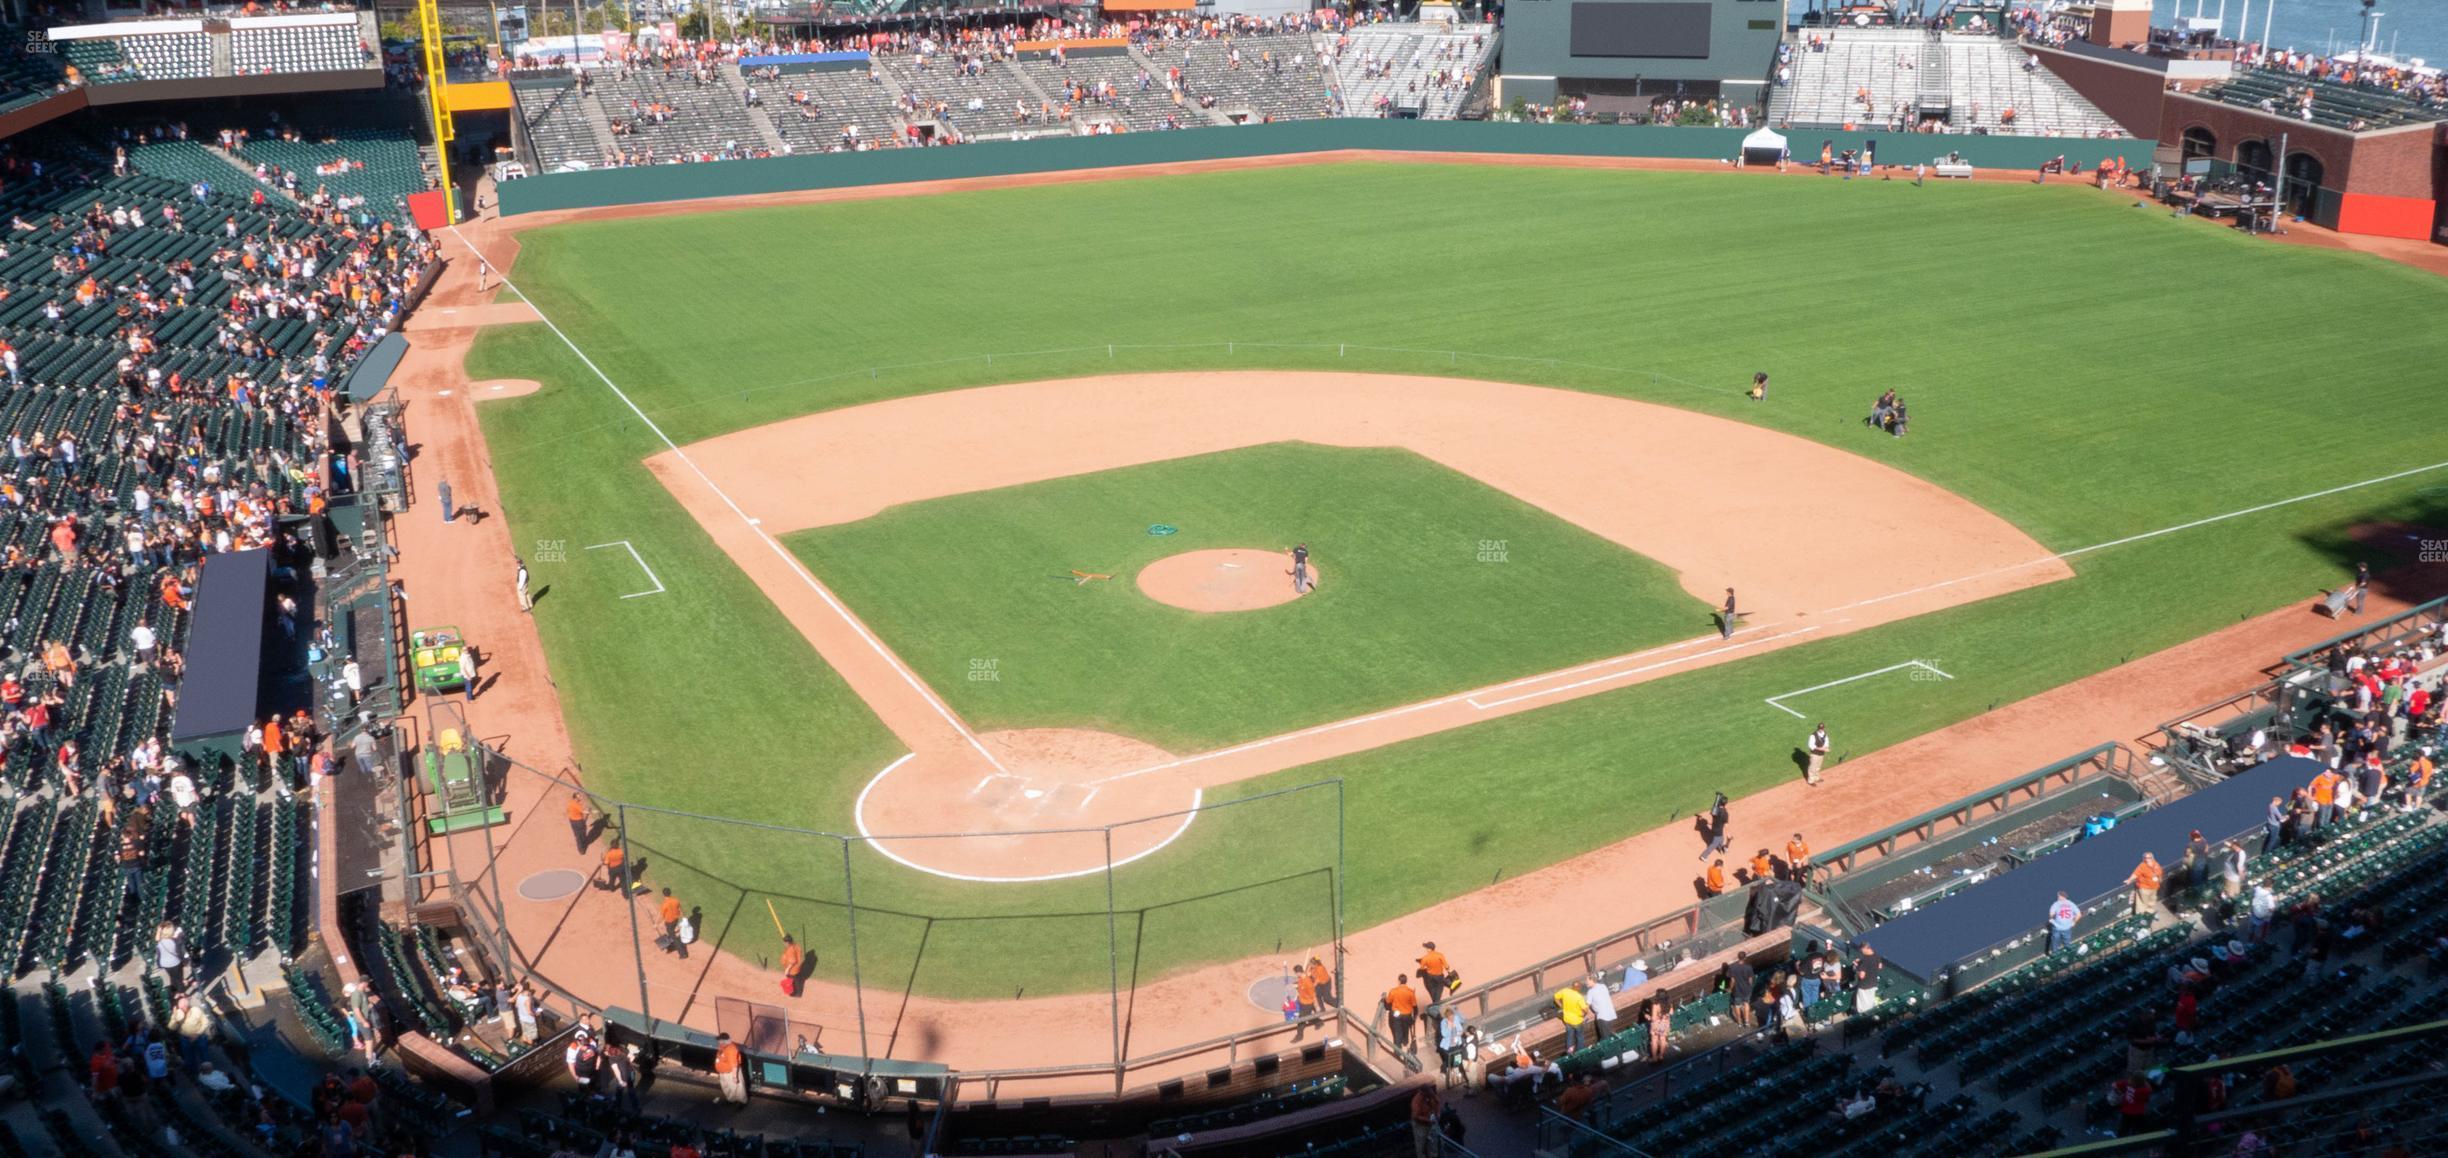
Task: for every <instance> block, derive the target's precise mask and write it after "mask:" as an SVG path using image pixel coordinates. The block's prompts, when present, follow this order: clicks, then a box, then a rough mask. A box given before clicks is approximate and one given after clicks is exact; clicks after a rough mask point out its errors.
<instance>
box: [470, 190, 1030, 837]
mask: <svg viewBox="0 0 2448 1158" xmlns="http://www.w3.org/2000/svg"><path fill="white" fill-rule="evenodd" d="M450 231H451V236H453V237H456V238H458V239H459V244H461V245H464V246H467V247H468V252H469V253H473V254H476V256H477V260H479V261H482V260H484V254H483V253H482V252H481V251H479V250H478V249H477V248H476V243H475V242H472V241H469V240H468V239H467V235H465V234H463V233H460V232H459V227H458V226H456V225H453V226H451V227H450ZM495 268H496V269H497V270H498V269H499V268H500V267H499V266H498V265H496V266H495ZM502 284H503V285H506V286H509V287H510V292H512V293H515V294H517V295H518V296H519V297H520V298H522V299H524V300H525V301H526V302H527V304H528V307H529V308H531V309H533V310H535V316H536V320H537V321H539V322H542V323H544V328H545V329H548V330H551V331H552V332H553V336H554V337H556V338H559V339H561V344H562V345H564V346H567V347H569V351H570V353H572V354H576V355H577V356H578V360H579V361H580V362H584V363H586V368H587V370H588V371H590V372H591V373H593V374H594V375H595V380H596V381H598V382H601V383H603V384H604V388H605V389H607V390H610V391H611V392H612V396H613V397H615V398H618V399H620V401H621V405H623V406H626V407H628V408H629V413H631V414H634V415H637V420H638V421H639V422H642V423H644V424H645V425H646V429H648V430H651V431H653V432H654V436H655V438H656V439H657V440H658V441H660V442H662V444H663V445H664V447H665V448H666V449H668V450H670V451H671V452H672V457H674V458H677V459H679V460H680V461H681V462H682V463H684V464H686V465H687V466H688V468H689V473H690V474H693V475H696V476H697V481H698V482H701V483H704V484H705V488H706V490H707V492H708V493H711V494H712V495H713V496H714V497H715V498H718V499H721V500H722V504H723V506H725V507H728V508H730V510H731V513H732V514H733V515H736V516H738V517H739V521H740V522H741V524H742V525H744V526H746V527H747V528H748V533H749V534H752V535H755V536H756V537H757V538H758V539H759V540H761V541H763V542H764V544H765V546H766V548H767V549H769V550H771V551H772V552H773V553H774V555H775V557H777V558H779V559H781V560H782V562H783V565H784V566H787V567H789V568H790V570H791V574H794V575H797V576H798V577H799V581H800V582H802V583H805V584H807V586H808V590H810V591H813V592H815V593H816V597H817V598H818V599H821V600H823V601H824V605H825V606H826V607H828V608H830V609H832V611H833V613H834V614H835V615H838V616H840V617H841V620H842V622H843V623H846V624H849V625H850V630H852V631H854V632H857V633H858V637H859V638H860V639H862V640H864V641H866V643H867V646H868V647H870V648H873V649H875V653H876V655H877V656H878V657H880V658H881V659H883V661H884V663H885V666H887V667H890V668H892V670H893V672H894V674H896V675H899V676H900V677H901V680H902V682H903V683H906V684H908V685H909V686H910V690H911V691H914V692H916V693H918V698H920V699H922V700H925V701H926V705H927V706H928V707H930V708H933V709H935V714H936V715H938V716H941V717H943V722H944V723H946V724H949V725H951V726H952V730H953V731H955V732H958V733H959V734H960V737H961V739H963V740H967V741H968V742H969V746H970V747H971V748H973V749H975V750H976V751H977V754H978V755H980V756H983V757H985V758H986V763H987V765H988V766H990V767H992V768H993V769H994V770H995V771H997V772H1007V771H1009V769H1007V768H1005V767H1003V762H1002V761H1001V760H997V759H995V754H994V753H992V752H989V751H987V750H986V745H984V744H981V743H979V742H978V738H977V734H976V733H975V732H972V731H970V730H969V725H967V724H965V723H962V722H961V718H960V717H959V716H956V715H953V714H952V709H951V708H950V707H948V706H946V705H945V704H944V702H943V701H942V700H940V699H937V698H936V696H935V689H933V688H930V687H928V686H926V684H925V683H923V682H921V681H920V680H919V678H918V676H917V674H916V673H914V672H912V671H910V669H909V668H908V667H907V666H905V665H903V664H902V662H901V657H900V656H897V655H894V654H893V653H892V649H891V648H888V647H886V646H884V641H883V640H880V639H877V638H876V637H875V635H874V634H873V633H871V632H869V631H868V630H867V625H866V624H864V623H861V622H859V618H858V617H857V616H855V615H852V614H850V609H849V608H847V607H844V606H842V604H841V601H840V600H838V599H835V598H833V593H832V592H831V591H828V590H826V589H825V585H824V584H822V583H819V582H817V581H816V576H815V573H813V572H811V571H809V570H808V569H807V567H806V566H804V565H802V564H801V563H800V562H799V559H798V557H797V556H795V555H792V554H791V553H790V552H788V551H785V550H783V549H782V544H781V543H779V542H777V541H775V539H774V537H773V536H771V535H768V534H766V533H765V528H764V527H762V526H760V525H759V522H758V520H756V519H752V518H749V517H748V512H747V511H746V510H743V509H742V508H741V507H740V505H739V503H737V502H735V501H733V500H732V498H731V496H730V494H729V493H728V492H725V491H724V490H723V489H722V487H721V486H719V485H717V484H716V483H715V482H714V478H713V476H711V475H708V474H707V473H706V472H705V468H704V467H701V466H699V465H697V460H696V459H694V458H691V457H689V453H688V452H687V451H685V450H682V449H680V444H679V443H677V442H673V441H672V438H671V435H668V434H665V433H663V428H662V427H661V426H658V425H656V424H655V420H654V419H652V418H648V417H647V416H646V412H645V411H644V410H641V409H639V408H638V404H637V403H636V402H635V401H632V400H631V399H630V397H629V394H628V392H627V391H624V390H622V389H621V388H620V384H619V383H617V382H614V381H613V380H612V376H611V375H609V374H606V373H604V372H603V367H601V366H598V365H596V364H595V359H593V358H590V357H587V352H586V351H585V350H582V349H579V348H578V343H576V342H573V341H571V340H570V336H569V335H568V334H566V333H564V332H562V330H561V327H560V325H559V324H557V323H555V322H554V321H553V320H552V316H551V315H549V314H546V313H545V312H544V309H543V307H541V306H538V305H536V304H535V298H533V297H531V296H529V295H528V293H527V291H526V290H523V289H520V288H519V286H518V283H516V282H513V281H511V280H510V277H509V275H508V274H506V273H505V274H503V275H502ZM913 867H914V866H913Z"/></svg>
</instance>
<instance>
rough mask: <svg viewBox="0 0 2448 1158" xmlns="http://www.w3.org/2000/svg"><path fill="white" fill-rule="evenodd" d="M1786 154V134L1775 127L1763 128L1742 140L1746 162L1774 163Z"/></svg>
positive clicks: (1743, 155)
mask: <svg viewBox="0 0 2448 1158" xmlns="http://www.w3.org/2000/svg"><path fill="white" fill-rule="evenodd" d="M1784 155H1785V136H1784V134H1782V133H1779V132H1777V131H1776V130H1774V129H1761V130H1759V131H1757V132H1754V133H1752V134H1751V135H1750V136H1747V137H1744V138H1743V140H1742V159H1743V162H1744V163H1745V164H1752V165H1774V164H1776V163H1777V158H1779V157H1782V156H1784Z"/></svg>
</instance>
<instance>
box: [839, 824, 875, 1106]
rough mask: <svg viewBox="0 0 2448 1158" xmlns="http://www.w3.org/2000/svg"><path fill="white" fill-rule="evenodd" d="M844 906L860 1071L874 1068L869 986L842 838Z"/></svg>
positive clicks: (855, 897) (847, 847) (847, 845)
mask: <svg viewBox="0 0 2448 1158" xmlns="http://www.w3.org/2000/svg"><path fill="white" fill-rule="evenodd" d="M841 850H842V908H843V909H844V910H846V911H847V912H848V913H849V914H850V1004H851V1005H852V1006H853V1007H855V1008H856V1009H857V1010H858V1033H859V1072H860V1074H861V1076H864V1075H865V1074H866V1071H867V1070H868V1069H870V1068H872V1063H871V1062H869V1060H868V1059H869V1058H871V1057H873V1056H874V1055H873V1054H871V1053H869V1052H868V1049H867V986H866V984H865V982H863V981H862V980H860V978H859V944H858V893H857V892H856V889H857V885H855V884H854V883H852V881H851V879H850V875H851V874H850V841H849V839H848V838H847V837H845V838H843V839H842V842H841Z"/></svg>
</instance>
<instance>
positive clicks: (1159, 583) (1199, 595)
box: [1139, 547, 1323, 611]
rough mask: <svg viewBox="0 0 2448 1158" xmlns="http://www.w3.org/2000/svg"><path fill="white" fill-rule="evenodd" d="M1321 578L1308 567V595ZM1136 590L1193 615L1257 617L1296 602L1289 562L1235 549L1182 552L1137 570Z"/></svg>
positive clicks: (1277, 554) (1279, 554)
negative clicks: (1255, 614)
mask: <svg viewBox="0 0 2448 1158" xmlns="http://www.w3.org/2000/svg"><path fill="white" fill-rule="evenodd" d="M1322 574H1323V573H1322V572H1320V571H1319V570H1318V565H1317V563H1316V562H1315V561H1314V560H1312V561H1311V562H1310V564H1309V589H1310V590H1311V591H1314V590H1316V589H1317V585H1318V581H1319V578H1320V576H1321V575H1322ZM1139 590H1140V591H1142V592H1144V593H1145V594H1146V595H1147V597H1148V598H1150V599H1153V600H1155V601H1156V602H1158V603H1164V604H1170V605H1172V606H1174V607H1181V608H1187V609H1189V610H1191V611H1257V610H1259V609H1261V608H1267V607H1276V606H1280V605H1282V604H1285V603H1290V602H1292V601H1293V600H1295V599H1298V598H1300V597H1301V596H1302V595H1303V594H1305V592H1300V591H1295V590H1293V589H1292V556H1291V554H1290V553H1289V552H1285V551H1257V550H1251V549H1248V548H1242V547H1234V548H1231V549H1228V550H1220V551H1184V552H1182V553H1181V554H1179V555H1167V556H1165V557H1164V558H1162V559H1158V560H1156V561H1155V562H1153V563H1150V564H1148V565H1147V566H1145V567H1142V568H1140V569H1139Z"/></svg>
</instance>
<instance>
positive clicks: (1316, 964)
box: [1309, 956, 1335, 1010]
mask: <svg viewBox="0 0 2448 1158" xmlns="http://www.w3.org/2000/svg"><path fill="white" fill-rule="evenodd" d="M1309 981H1310V983H1311V984H1313V985H1316V986H1317V997H1318V1008H1319V1009H1321V1010H1322V1009H1324V1008H1326V1007H1327V1006H1329V1005H1333V1004H1334V1003H1335V991H1334V971H1333V970H1331V969H1328V968H1327V967H1326V963H1325V962H1324V961H1320V960H1318V959H1317V958H1316V957H1314V956H1313V957H1311V958H1309Z"/></svg>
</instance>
